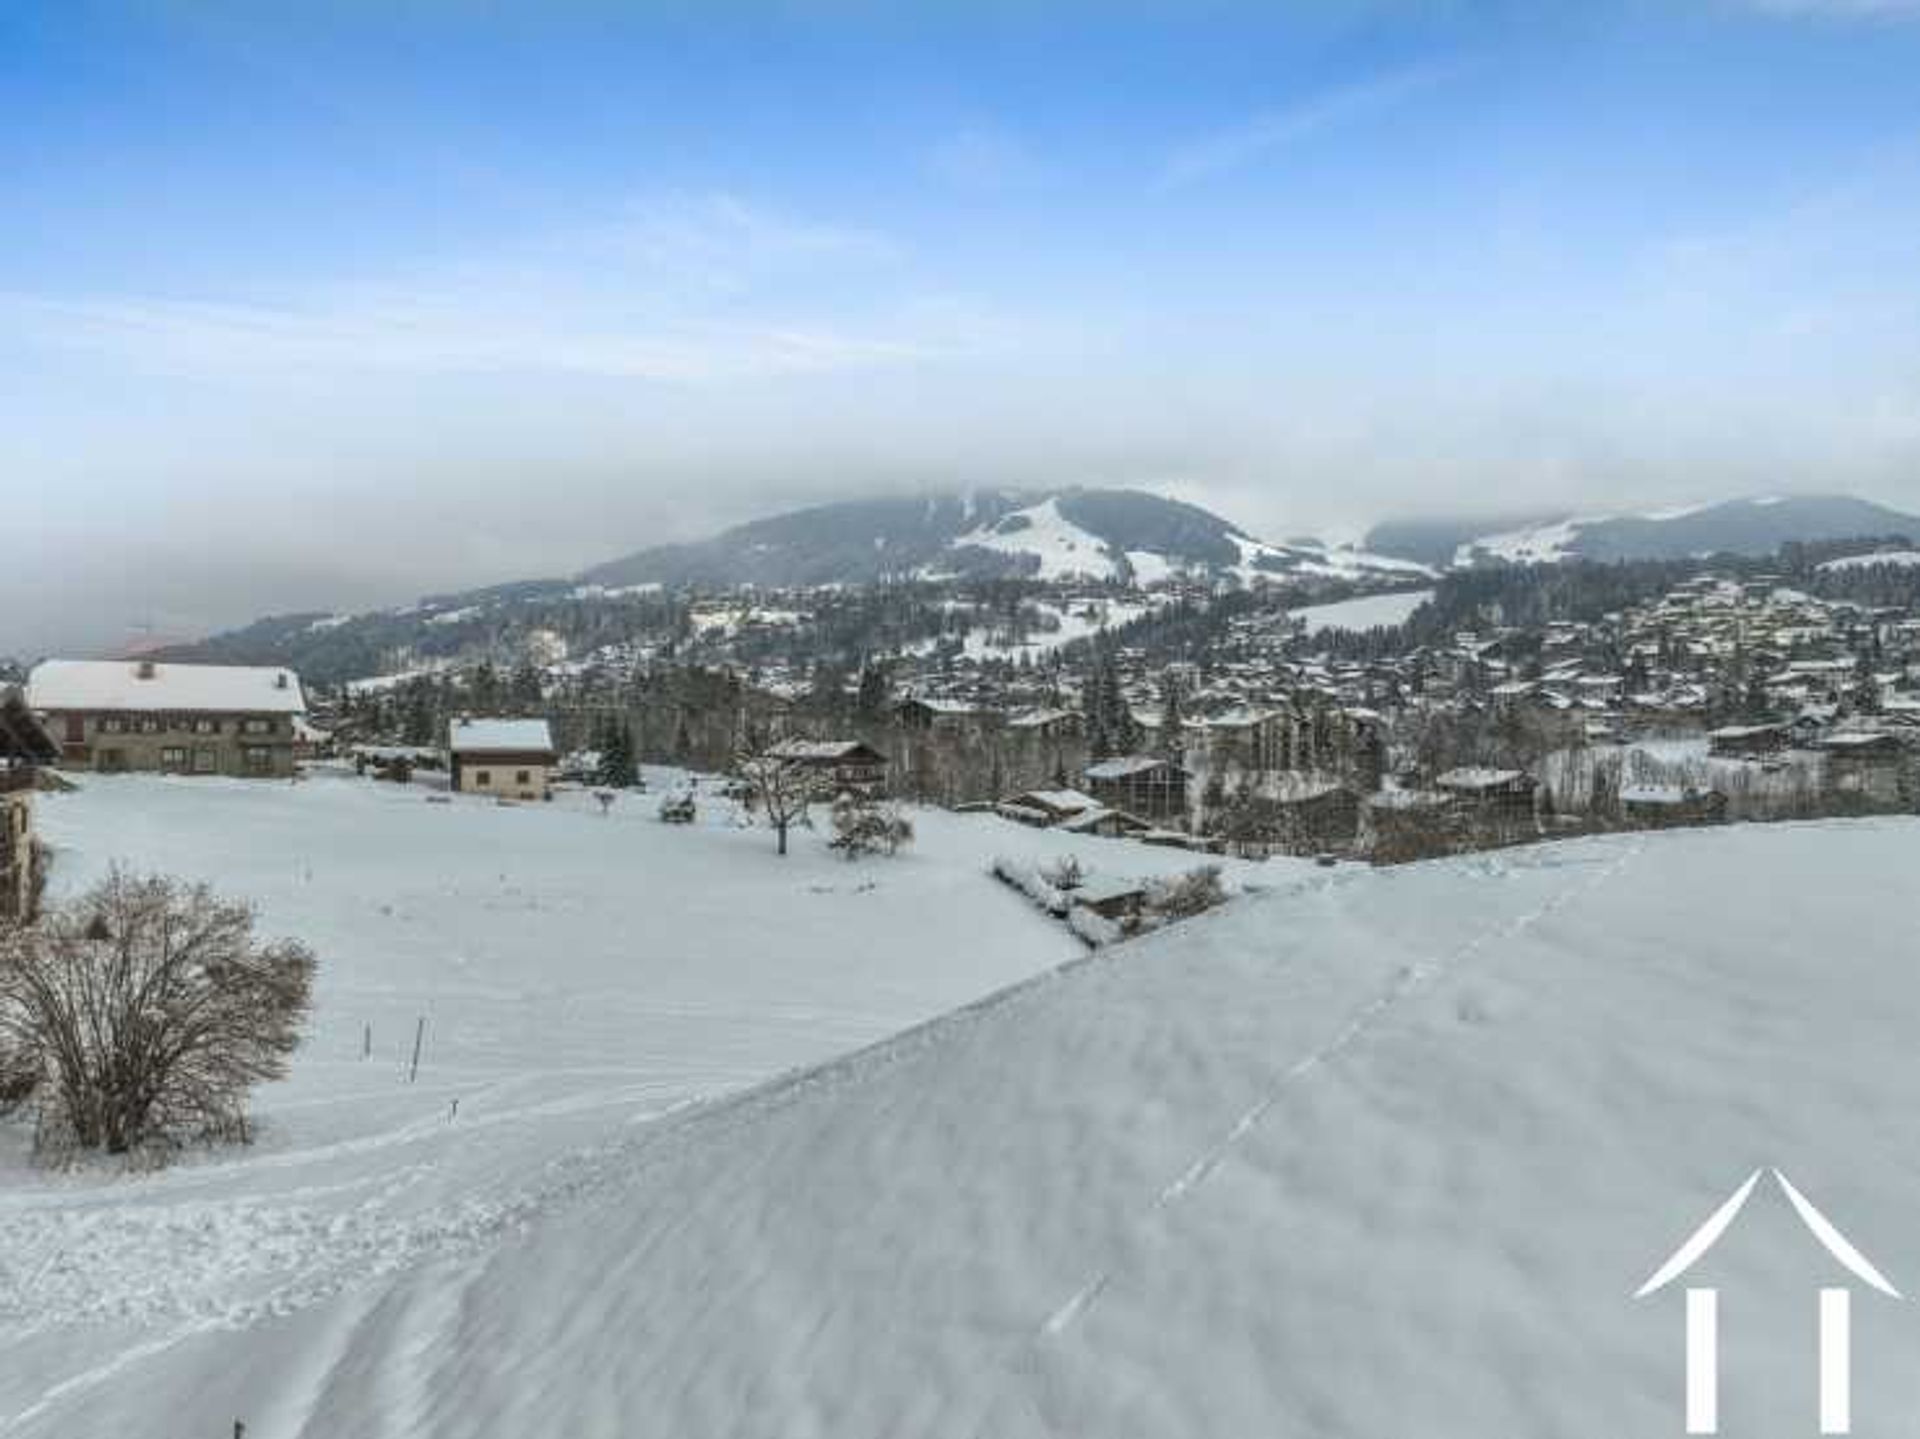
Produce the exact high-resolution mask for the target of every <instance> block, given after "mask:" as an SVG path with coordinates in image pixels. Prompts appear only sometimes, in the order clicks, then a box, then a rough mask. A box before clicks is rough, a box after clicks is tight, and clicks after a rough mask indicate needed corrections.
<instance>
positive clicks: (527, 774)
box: [513, 769, 533, 784]
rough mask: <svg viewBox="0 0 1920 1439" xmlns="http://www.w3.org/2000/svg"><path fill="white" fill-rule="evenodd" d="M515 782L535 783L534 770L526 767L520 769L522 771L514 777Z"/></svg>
mask: <svg viewBox="0 0 1920 1439" xmlns="http://www.w3.org/2000/svg"><path fill="white" fill-rule="evenodd" d="M513 782H514V783H515V784H532V783H533V772H532V771H531V770H524V769H523V770H521V771H520V773H519V774H517V775H515V776H514V777H513Z"/></svg>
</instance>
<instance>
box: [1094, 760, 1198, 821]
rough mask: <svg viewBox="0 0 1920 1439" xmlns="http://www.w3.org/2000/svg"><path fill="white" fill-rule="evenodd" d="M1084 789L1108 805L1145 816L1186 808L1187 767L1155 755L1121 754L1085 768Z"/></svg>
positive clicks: (1165, 814) (1157, 816)
mask: <svg viewBox="0 0 1920 1439" xmlns="http://www.w3.org/2000/svg"><path fill="white" fill-rule="evenodd" d="M1085 778H1086V783H1087V790H1088V792H1089V793H1091V794H1092V795H1093V797H1094V798H1095V799H1097V800H1099V801H1100V802H1101V803H1102V804H1104V805H1106V806H1108V807H1109V808H1110V809H1124V810H1130V811H1131V812H1133V813H1134V814H1140V815H1145V816H1146V817H1147V818H1149V819H1166V818H1170V817H1172V816H1176V815H1183V814H1185V813H1186V812H1187V780H1188V778H1189V776H1188V774H1187V771H1186V770H1185V769H1183V768H1182V767H1181V766H1179V765H1177V764H1175V763H1174V762H1173V761H1172V760H1169V759H1161V758H1160V757H1158V756H1157V755H1123V756H1119V757H1117V758H1114V759H1104V760H1101V761H1099V762H1098V763H1096V764H1090V765H1088V766H1087V768H1086V772H1085Z"/></svg>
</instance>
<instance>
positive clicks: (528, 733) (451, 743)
mask: <svg viewBox="0 0 1920 1439" xmlns="http://www.w3.org/2000/svg"><path fill="white" fill-rule="evenodd" d="M447 748H448V749H449V750H451V751H452V752H453V753H454V754H533V753H546V754H552V753H553V732H552V731H551V730H549V729H548V728H547V722H546V721H545V720H543V719H457V720H455V721H454V722H453V724H452V725H451V726H449V727H448V730H447Z"/></svg>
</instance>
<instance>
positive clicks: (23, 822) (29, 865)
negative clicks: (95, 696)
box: [0, 691, 60, 921]
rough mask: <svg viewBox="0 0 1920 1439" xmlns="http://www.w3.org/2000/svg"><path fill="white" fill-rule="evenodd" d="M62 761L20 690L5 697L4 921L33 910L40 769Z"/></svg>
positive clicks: (1, 750)
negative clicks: (36, 796) (35, 808)
mask: <svg viewBox="0 0 1920 1439" xmlns="http://www.w3.org/2000/svg"><path fill="white" fill-rule="evenodd" d="M59 757H60V749H59V746H58V745H56V744H54V742H53V736H51V735H49V734H48V733H47V732H46V730H45V728H44V727H42V725H41V724H40V721H39V720H37V719H35V718H34V717H33V712H32V711H31V710H29V709H28V708H27V706H26V702H25V701H24V700H22V699H21V698H20V695H19V693H18V692H17V691H9V692H7V693H6V694H5V695H0V921H5V920H20V919H30V918H31V917H32V909H33V891H34V864H33V788H34V785H35V783H36V776H37V775H38V773H39V770H40V768H41V766H43V765H50V764H52V763H53V762H54V761H55V760H56V759H58V758H59Z"/></svg>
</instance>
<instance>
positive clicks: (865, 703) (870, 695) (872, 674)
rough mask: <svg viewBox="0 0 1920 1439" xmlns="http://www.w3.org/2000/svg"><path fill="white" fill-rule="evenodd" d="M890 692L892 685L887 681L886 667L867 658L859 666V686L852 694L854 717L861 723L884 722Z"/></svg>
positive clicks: (876, 723) (875, 723)
mask: <svg viewBox="0 0 1920 1439" xmlns="http://www.w3.org/2000/svg"><path fill="white" fill-rule="evenodd" d="M891 694H892V686H891V685H890V684H889V683H888V682H887V671H886V668H885V667H884V666H883V665H879V664H876V663H875V662H874V661H872V660H868V661H867V662H866V664H865V665H864V666H862V667H861V670H860V688H859V690H858V691H857V692H856V693H855V695H854V700H853V709H854V716H855V718H856V719H857V720H858V721H859V722H860V723H861V724H862V725H879V724H884V723H885V722H886V718H887V700H888V698H889V697H890V696H891Z"/></svg>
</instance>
